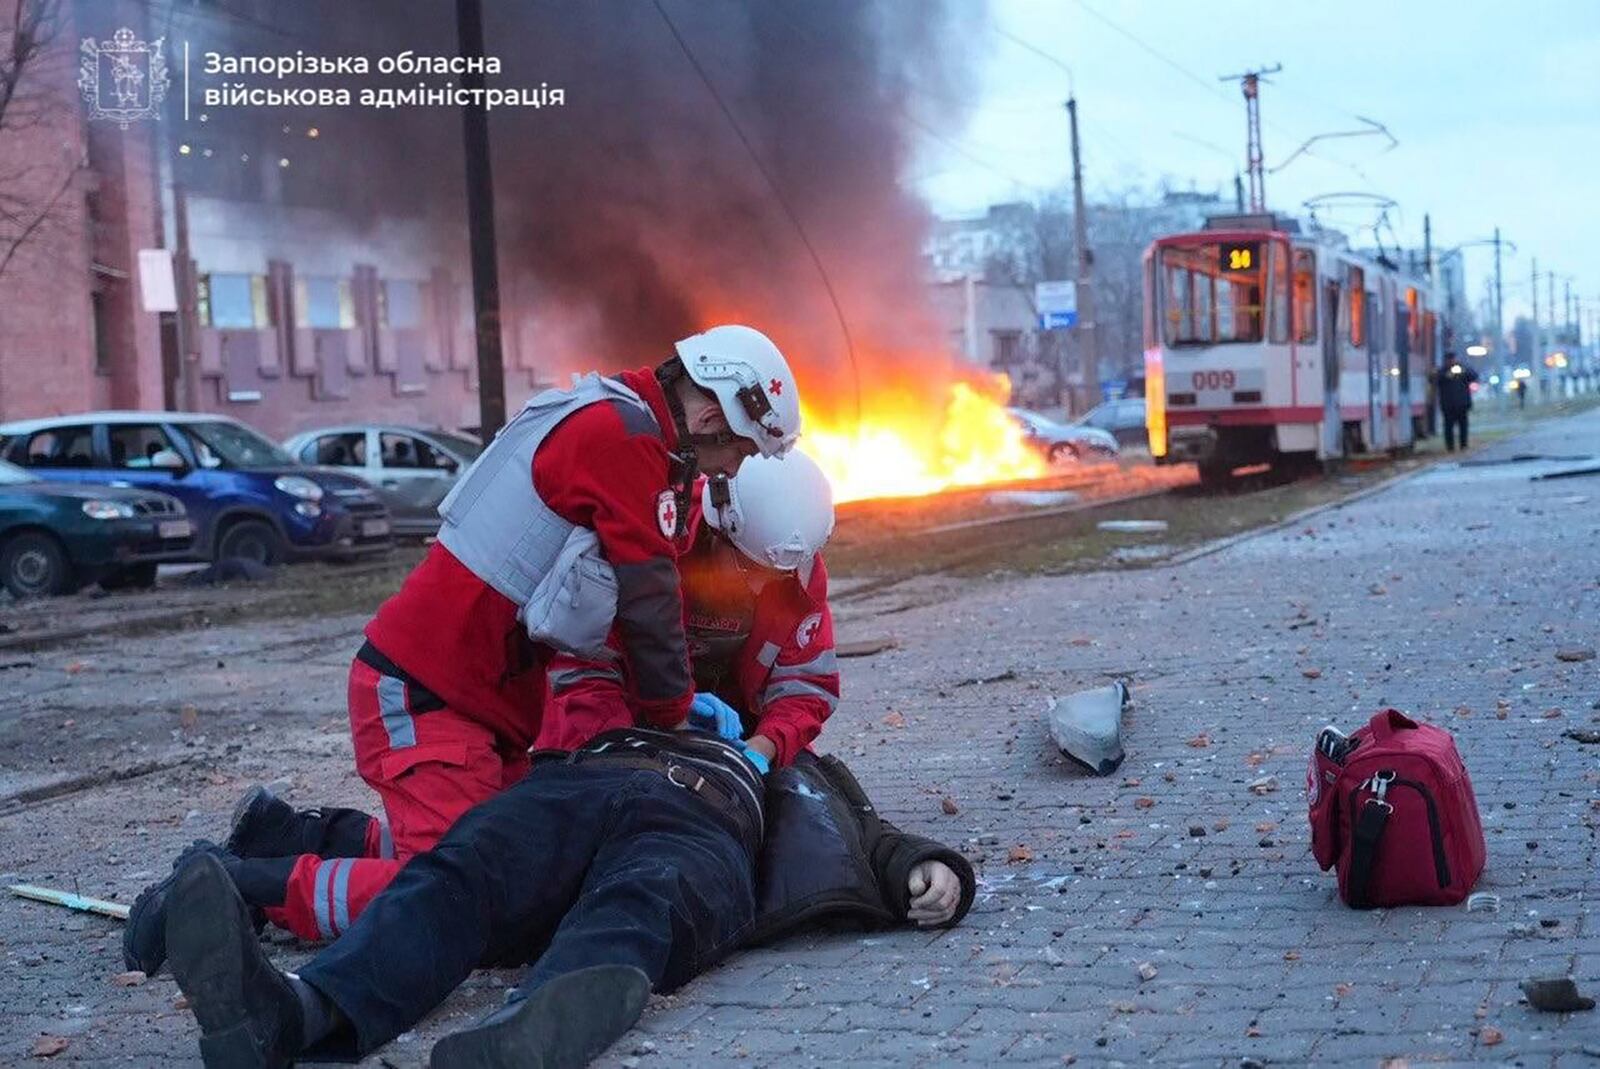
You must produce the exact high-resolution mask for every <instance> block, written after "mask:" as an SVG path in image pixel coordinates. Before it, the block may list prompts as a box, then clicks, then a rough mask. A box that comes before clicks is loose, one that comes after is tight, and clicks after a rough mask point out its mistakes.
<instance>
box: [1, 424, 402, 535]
mask: <svg viewBox="0 0 1600 1069" xmlns="http://www.w3.org/2000/svg"><path fill="white" fill-rule="evenodd" d="M0 459H5V460H9V461H11V462H12V463H13V464H16V465H19V466H20V467H24V468H28V469H30V470H32V471H33V472H35V473H36V474H38V475H41V476H43V477H45V478H48V479H49V480H50V481H51V482H57V483H61V482H77V483H89V484H96V485H109V486H129V487H137V488H139V489H144V490H159V491H161V492H163V493H167V494H171V495H172V496H174V497H176V498H178V499H179V500H180V501H182V502H183V504H184V506H185V507H186V508H187V509H188V513H189V518H190V519H191V520H193V521H194V524H195V528H196V537H195V540H194V555H193V557H192V558H191V559H193V560H201V561H206V560H222V559H224V558H228V557H238V558H243V559H245V560H253V561H256V562H258V563H261V564H275V563H277V562H279V561H289V560H304V559H312V558H329V557H333V558H352V557H359V556H364V555H366V554H370V553H382V552H385V551H387V550H388V549H389V548H390V546H391V544H392V538H391V536H390V533H389V529H390V522H389V513H388V510H387V509H386V508H385V507H384V504H383V502H382V500H381V499H380V498H379V497H378V496H377V494H376V492H375V491H374V490H373V489H372V487H371V486H369V485H368V484H367V483H366V482H364V481H362V480H361V479H358V478H356V477H354V476H352V475H346V474H344V473H342V472H338V471H333V470H331V469H328V468H316V467H310V466H308V465H305V464H299V463H296V462H295V461H294V460H292V459H291V458H290V457H289V455H288V454H287V453H285V452H284V451H283V450H281V449H279V448H278V447H277V446H276V445H274V444H272V443H271V442H270V441H268V440H267V439H266V438H263V437H262V436H261V435H260V434H257V433H256V432H255V431H253V430H251V429H250V428H249V427H247V426H245V425H244V424H243V423H240V422H239V421H238V420H235V419H229V418H228V417H226V416H213V415H206V414H202V413H194V412H87V413H84V414H83V415H79V416H52V417H49V418H46V419H34V420H24V421H20V422H16V423H6V424H0Z"/></svg>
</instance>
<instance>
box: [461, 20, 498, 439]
mask: <svg viewBox="0 0 1600 1069" xmlns="http://www.w3.org/2000/svg"><path fill="white" fill-rule="evenodd" d="M456 48H457V50H458V52H459V53H460V55H461V56H462V58H464V59H474V58H476V59H478V60H479V62H478V63H476V64H469V65H468V69H467V70H466V71H465V72H464V73H463V74H462V75H461V86H462V88H463V89H466V90H468V91H469V92H471V93H472V99H473V101H474V103H472V104H468V105H467V106H466V108H465V109H464V110H463V111H462V113H461V126H462V137H463V147H464V150H465V157H466V168H467V234H468V237H469V238H470V241H471V246H472V312H473V322H474V324H475V326H476V330H477V336H478V436H479V437H480V438H481V439H482V440H483V441H484V442H485V443H486V444H487V443H488V441H489V440H490V439H491V438H493V437H494V436H495V433H496V432H498V431H499V430H500V428H501V427H503V426H505V422H506V370H505V363H504V361H503V360H502V358H501V351H500V265H499V253H498V251H497V250H496V248H495V231H494V173H493V170H492V168H491V167H490V162H489V115H488V112H487V111H485V110H484V107H483V88H484V80H483V69H482V59H483V57H484V50H483V4H482V0H456ZM474 67H475V68H477V69H473V68H474ZM474 90H476V92H473V91H474Z"/></svg>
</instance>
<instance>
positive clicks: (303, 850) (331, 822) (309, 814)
mask: <svg viewBox="0 0 1600 1069" xmlns="http://www.w3.org/2000/svg"><path fill="white" fill-rule="evenodd" d="M371 821H372V818H371V817H370V816H368V815H367V814H365V813H363V812H361V811H360V810H356V809H295V808H294V807H293V806H291V805H290V804H289V803H288V802H285V801H284V800H283V799H282V798H279V797H278V796H277V795H275V794H273V793H272V792H271V791H270V790H268V789H267V788H265V787H262V786H255V787H251V788H250V789H249V790H248V791H246V792H245V793H244V797H242V798H240V799H239V801H238V803H237V804H236V805H235V806H234V807H233V826H232V830H231V831H229V833H228V844H227V845H228V850H229V852H230V853H233V854H237V855H238V856H239V857H290V856H293V855H297V854H316V855H317V856H318V857H362V856H364V855H365V853H366V840H367V825H368V824H369V823H371Z"/></svg>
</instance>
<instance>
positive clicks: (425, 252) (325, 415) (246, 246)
mask: <svg viewBox="0 0 1600 1069" xmlns="http://www.w3.org/2000/svg"><path fill="white" fill-rule="evenodd" d="M150 19H151V15H150V8H149V7H148V6H147V5H145V4H142V3H138V2H136V0H94V2H90V0H76V2H71V0H69V2H66V3H64V4H63V6H62V24H61V26H60V27H59V29H58V31H57V35H56V40H55V44H54V47H53V48H52V49H51V51H50V53H49V54H48V56H47V57H45V59H44V60H42V61H41V62H39V63H38V64H36V65H34V66H33V67H32V68H30V69H29V71H28V73H27V76H26V78H27V81H26V83H25V87H26V88H27V89H28V90H29V91H30V92H31V93H32V94H33V95H34V97H35V99H38V100H41V101H44V102H45V103H47V104H48V108H47V109H46V121H44V122H41V123H36V124H32V125H28V126H26V127H24V128H17V129H12V128H9V127H4V126H0V161H7V160H22V161H28V163H29V164H30V166H29V167H28V168H25V169H24V170H23V175H24V177H23V179H22V182H24V183H26V184H19V183H18V182H16V181H15V180H13V182H12V185H11V186H10V187H8V189H7V192H11V193H13V194H14V195H15V196H17V197H19V198H21V199H22V200H24V201H26V202H29V203H33V204H37V205H40V206H43V205H45V204H47V203H49V202H50V198H51V196H52V194H53V193H55V192H56V191H57V190H58V189H59V190H60V195H59V197H58V199H56V200H55V201H54V205H53V207H52V209H51V211H50V213H49V216H48V219H47V221H46V223H45V224H43V225H41V226H39V227H38V228H37V229H36V230H35V231H34V232H33V233H32V235H31V236H30V237H29V238H28V240H26V241H25V242H23V243H22V245H21V246H20V247H19V248H18V249H17V252H16V254H15V255H14V256H13V257H12V259H11V260H10V262H9V264H7V265H6V267H5V269H4V270H3V271H0V420H9V419H21V418H27V417H32V416H43V415H54V414H65V413H72V412H79V411H86V410H91V409H97V408H128V409H162V408H174V409H183V408H192V409H195V410H199V411H206V412H216V413H223V414H227V415H231V416H235V417H237V418H239V419H242V420H244V421H246V422H247V423H250V424H252V425H254V426H256V427H258V428H259V429H261V430H262V431H264V432H266V433H267V434H269V435H270V436H272V437H274V438H282V437H286V436H287V435H289V434H291V433H294V432H296V431H299V430H303V429H306V428H309V427H314V426H319V425H325V424H332V423H340V422H347V421H350V420H360V419H383V420H386V421H391V422H404V423H414V424H420V425H425V426H439V427H446V428H460V427H471V426H474V425H475V424H476V423H477V382H476V350H475V347H474V340H473V337H474V336H473V330H472V315H471V307H472V304H471V291H470V286H469V278H468V275H467V270H466V250H465V240H464V231H465V226H464V219H463V218H462V217H461V216H460V214H459V213H460V208H459V205H458V202H456V201H455V200H454V199H453V198H442V199H441V200H440V201H439V202H438V203H429V204H427V205H425V206H423V207H418V206H416V205H415V203H412V204H411V207H412V209H413V210H411V211H410V212H408V213H404V214H401V213H396V214H395V215H394V216H393V217H388V216H385V215H382V214H378V215H374V214H373V213H372V212H371V211H370V210H368V211H365V212H349V211H344V210H341V209H342V206H341V205H340V204H338V203H337V201H338V200H339V196H338V194H336V193H333V192H330V189H331V188H332V184H331V183H328V184H327V186H326V188H320V189H319V188H317V186H316V183H315V181H314V179H313V178H312V173H315V174H319V175H320V174H327V173H330V172H329V171H328V170H327V168H328V167H329V166H330V163H329V162H328V161H329V160H330V159H331V160H333V161H334V162H335V163H336V164H338V165H340V166H343V167H344V168H345V173H344V174H343V175H342V176H341V177H342V181H343V182H344V183H345V186H344V187H343V188H348V185H349V184H350V182H351V181H352V177H351V173H352V172H358V171H359V169H360V168H361V166H362V164H363V161H361V160H360V159H358V158H357V159H350V158H348V157H352V156H356V157H359V155H360V154H359V152H351V151H350V150H348V149H344V150H342V155H343V157H345V158H343V159H341V158H340V156H341V149H340V147H339V146H336V145H327V144H325V143H324V144H320V145H319V144H318V143H317V140H316V139H317V135H318V132H319V131H318V130H317V129H316V127H315V126H314V125H308V124H307V123H306V122H300V123H298V125H296V126H294V127H293V128H291V126H290V125H289V124H287V123H286V124H285V125H283V127H282V131H281V133H280V132H279V131H278V129H277V128H276V126H274V128H273V129H272V130H271V133H272V135H273V143H272V144H270V145H268V146H267V147H265V148H261V149H258V148H257V146H258V145H261V144H262V143H263V134H262V128H261V126H260V124H257V125H256V126H254V127H249V128H244V127H242V126H241V124H238V123H236V124H235V125H234V126H232V127H229V126H227V125H226V124H225V123H223V122H218V121H212V122H210V123H205V122H204V121H203V118H215V117H202V116H196V118H200V119H202V121H200V122H196V121H191V122H188V123H180V122H179V121H177V116H178V115H180V114H181V112H179V111H177V110H176V109H173V108H172V107H171V105H172V104H173V103H174V102H177V103H179V104H180V106H181V98H180V94H181V85H180V83H179V81H178V78H177V74H176V70H174V77H173V83H172V88H171V90H170V98H169V110H168V113H167V116H166V118H165V119H163V120H160V121H153V120H144V121H136V122H133V123H130V124H129V125H128V127H127V129H125V130H124V129H120V128H119V127H118V124H117V123H115V122H106V121H94V122H90V121H88V120H87V119H86V109H85V108H84V106H83V102H82V98H81V94H80V92H79V89H78V86H77V84H76V80H77V74H78V67H77V61H78V43H79V41H80V40H81V39H83V38H87V37H92V38H95V39H96V40H103V39H108V38H110V37H111V35H112V34H114V33H115V32H116V31H117V29H119V28H121V27H123V26H127V27H129V28H131V29H132V30H133V32H134V34H135V35H136V36H138V37H140V38H142V39H147V40H148V39H153V38H154V37H156V36H160V31H159V30H158V31H156V32H152V29H151V27H150V24H149V23H150ZM166 32H167V33H169V34H171V35H172V36H171V37H170V38H169V40H168V41H167V52H168V54H169V55H174V54H175V48H174V43H173V42H174V41H175V40H176V39H177V38H178V37H179V36H181V34H182V33H183V32H184V30H183V27H182V24H181V23H180V24H179V25H178V27H177V28H176V29H174V28H173V27H170V26H169V27H166ZM196 32H199V31H198V30H197V31H196ZM309 122H313V123H314V122H315V119H314V118H313V119H312V120H309ZM297 139H299V141H298V144H297V145H296V148H297V149H298V150H299V152H298V153H297V152H296V151H294V150H292V149H288V148H284V147H283V143H285V142H295V141H296V140H297ZM324 139H325V141H326V140H331V138H330V137H328V135H324ZM241 145H244V146H246V148H245V150H244V151H241ZM313 150H316V152H315V153H313ZM319 161H320V162H319ZM295 165H301V166H302V167H305V168H309V167H311V166H316V167H319V168H322V170H319V171H316V172H310V173H297V172H296V171H295V170H292V169H291V168H292V167H293V166H295ZM8 173H10V171H9V169H8V168H6V167H0V178H3V176H5V175H7V174H8ZM354 181H355V182H356V183H358V184H365V185H368V186H372V185H377V186H380V187H381V184H382V182H383V176H382V175H357V176H356V177H355V179H354ZM179 188H181V189H183V190H184V195H183V196H181V197H179V196H176V195H175V189H179ZM376 199H377V198H374V200H376ZM418 199H419V198H410V200H411V201H412V202H415V201H416V200H418ZM180 212H181V213H183V215H184V217H185V219H184V221H185V222H186V227H185V228H184V229H185V230H186V234H187V240H188V249H189V253H190V261H191V269H190V271H189V272H188V273H187V276H186V275H185V272H184V271H183V270H182V269H181V265H180V267H179V270H178V271H177V272H176V275H177V278H178V280H179V292H180V294H182V293H183V292H184V291H185V290H187V292H188V300H187V306H188V307H189V308H190V309H191V311H190V312H189V313H188V314H187V316H186V322H187V324H188V327H189V329H188V330H187V332H186V333H187V336H188V340H187V343H186V344H180V337H181V336H182V334H183V333H184V332H180V331H179V330H178V329H177V321H178V318H179V317H178V316H176V315H173V314H171V313H154V312H147V311H145V310H144V304H143V299H142V295H141V280H140V278H139V251H140V250H141V249H154V248H167V249H176V248H177V247H178V246H179V241H178V229H179V227H178V222H179V220H178V218H177V216H178V214H179V213H180ZM4 252H5V246H4V245H3V244H0V257H3V255H4ZM175 259H176V257H175ZM506 293H507V298H508V301H507V303H508V305H510V306H514V300H515V297H516V281H515V279H511V280H509V281H508V282H507V283H506ZM180 300H182V298H181V297H180ZM506 322H507V324H508V329H507V330H506V331H505V338H504V343H505V347H506V354H505V362H506V393H507V400H508V403H509V404H511V405H513V406H514V405H516V404H518V403H520V401H521V400H522V399H523V398H525V397H526V396H528V395H529V394H530V393H532V392H533V391H534V390H535V389H537V388H539V387H541V386H543V385H546V384H548V382H549V380H550V377H551V375H550V371H549V370H548V369H545V370H543V371H541V368H540V366H539V359H538V354H537V350H536V348H535V346H534V345H533V344H531V343H532V340H533V338H532V322H531V320H529V319H528V318H527V317H521V318H519V317H517V316H514V315H509V314H508V316H507V319H506ZM180 349H183V350H186V351H187V352H188V354H189V359H188V360H185V359H183V357H182V354H181V352H180ZM186 372H187V373H188V374H189V375H192V381H186V378H185V375H186Z"/></svg>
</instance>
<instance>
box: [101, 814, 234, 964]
mask: <svg viewBox="0 0 1600 1069" xmlns="http://www.w3.org/2000/svg"><path fill="white" fill-rule="evenodd" d="M221 852H222V847H220V846H218V845H217V844H216V843H212V842H207V841H206V840H204V839H199V840H196V841H195V842H194V843H192V844H190V845H189V846H188V847H185V848H184V851H183V853H181V854H179V855H178V860H176V861H174V862H173V863H172V872H171V873H170V874H169V875H168V876H167V877H166V878H165V879H163V880H161V881H159V882H157V883H153V884H151V885H150V886H149V887H146V888H145V889H144V890H143V891H140V892H139V897H138V898H135V899H134V900H133V905H132V906H131V907H129V909H128V922H127V924H125V925H123V928H122V963H123V964H124V965H126V966H127V967H128V968H130V969H137V970H139V971H140V972H142V973H144V974H145V975H146V976H154V975H155V974H156V973H157V972H158V971H159V970H160V969H161V963H162V962H164V961H166V960H167V897H168V895H169V894H170V893H171V891H172V882H173V881H174V880H176V879H177V878H178V869H180V868H181V867H182V866H183V863H184V862H185V861H187V860H188V859H189V858H191V857H193V856H195V855H196V854H200V853H206V854H218V853H221Z"/></svg>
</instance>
